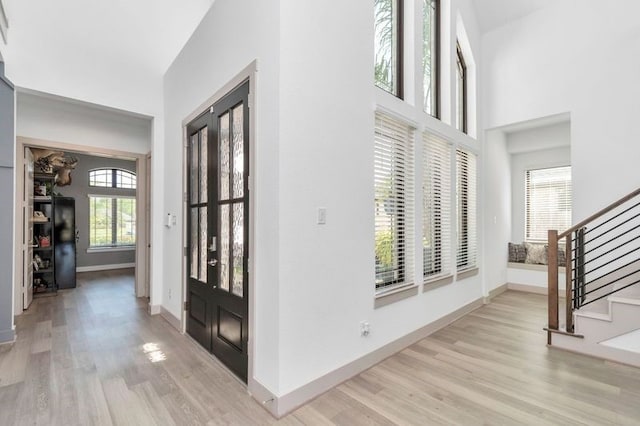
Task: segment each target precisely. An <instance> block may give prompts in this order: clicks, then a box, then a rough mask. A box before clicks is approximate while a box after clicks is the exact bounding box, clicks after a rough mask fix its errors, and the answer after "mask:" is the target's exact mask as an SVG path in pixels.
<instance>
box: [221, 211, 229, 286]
mask: <svg viewBox="0 0 640 426" xmlns="http://www.w3.org/2000/svg"><path fill="white" fill-rule="evenodd" d="M229 231H230V230H229V205H228V204H223V205H221V206H220V288H222V289H224V290H227V291H229V258H230V256H229V238H230V237H231V236H230V232H229Z"/></svg>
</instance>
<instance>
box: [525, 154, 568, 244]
mask: <svg viewBox="0 0 640 426" xmlns="http://www.w3.org/2000/svg"><path fill="white" fill-rule="evenodd" d="M570 227H571V166H564V167H553V168H548V169H538V170H527V172H526V177H525V228H526V229H525V239H526V240H527V241H538V242H541V241H547V231H548V230H549V229H555V230H557V231H560V232H562V231H564V230H566V229H568V228H570Z"/></svg>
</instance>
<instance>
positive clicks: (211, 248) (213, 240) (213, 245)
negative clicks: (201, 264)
mask: <svg viewBox="0 0 640 426" xmlns="http://www.w3.org/2000/svg"><path fill="white" fill-rule="evenodd" d="M217 242H218V239H217V238H216V237H211V244H209V251H210V252H214V251H216V250H217V247H216V245H217Z"/></svg>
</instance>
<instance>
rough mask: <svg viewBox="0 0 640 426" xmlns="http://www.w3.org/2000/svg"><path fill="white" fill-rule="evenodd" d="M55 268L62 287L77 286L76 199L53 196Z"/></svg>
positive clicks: (58, 282)
mask: <svg viewBox="0 0 640 426" xmlns="http://www.w3.org/2000/svg"><path fill="white" fill-rule="evenodd" d="M53 240H54V241H55V247H54V261H55V264H54V270H55V280H56V285H57V286H58V288H60V289H64V288H75V286H76V201H75V199H73V198H70V197H53Z"/></svg>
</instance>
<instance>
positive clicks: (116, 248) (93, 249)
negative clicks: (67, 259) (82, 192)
mask: <svg viewBox="0 0 640 426" xmlns="http://www.w3.org/2000/svg"><path fill="white" fill-rule="evenodd" d="M87 198H88V201H89V206H88V209H87V210H88V211H89V212H91V202H92V200H93V199H94V198H109V199H111V200H112V201H111V202H112V203H113V202H114V201H115V200H118V199H131V200H133V201H134V202H136V204H137V200H136V197H135V196H131V195H115V194H87ZM112 209H113V210H116V209H117V207H113V204H112ZM136 209H137V205H136V206H135V207H134V209H133V211H134V214H136V213H137V210H136ZM137 220H138V217H137V215H136V217H135V218H134V221H133V231H134V233H135V231H136V222H137ZM91 221H92V217H91V214H89V223H88V225H89V230H88V235H89V238H88V245H89V247H88V249H87V252H96V251H120V250H133V249H135V246H136V240H137V238H138V236H137V235H135V240H134V241H133V243H131V244H118V243H117V241H115V242H114V241H113V234H114V232H115V233H116V234H117V231H115V228H117V226H118V225H117V220H116V221H112V222H111V227H112V241H111V244H105V245H91V238H92V235H91Z"/></svg>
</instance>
